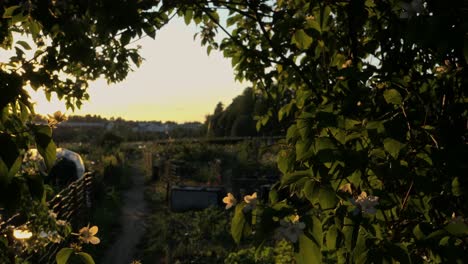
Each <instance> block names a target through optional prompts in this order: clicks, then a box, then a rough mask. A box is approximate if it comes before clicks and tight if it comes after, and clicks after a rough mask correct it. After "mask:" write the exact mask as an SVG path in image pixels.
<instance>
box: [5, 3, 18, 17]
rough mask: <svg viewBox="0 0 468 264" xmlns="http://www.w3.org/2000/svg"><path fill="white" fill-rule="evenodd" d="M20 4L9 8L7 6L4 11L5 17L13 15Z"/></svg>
mask: <svg viewBox="0 0 468 264" xmlns="http://www.w3.org/2000/svg"><path fill="white" fill-rule="evenodd" d="M19 7H20V6H18V5H15V6H10V7H8V8H5V11H4V12H3V18H11V17H13V13H14V12H15V10H16V9H18V8H19Z"/></svg>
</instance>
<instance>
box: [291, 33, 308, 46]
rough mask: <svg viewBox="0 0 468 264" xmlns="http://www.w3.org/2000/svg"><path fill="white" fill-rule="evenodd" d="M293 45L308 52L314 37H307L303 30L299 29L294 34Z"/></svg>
mask: <svg viewBox="0 0 468 264" xmlns="http://www.w3.org/2000/svg"><path fill="white" fill-rule="evenodd" d="M291 43H292V44H296V46H297V48H298V49H301V50H306V49H308V48H309V47H310V45H311V44H312V37H310V36H309V35H307V33H306V32H305V31H304V30H303V29H299V30H296V32H295V33H294V35H293V37H292V39H291Z"/></svg>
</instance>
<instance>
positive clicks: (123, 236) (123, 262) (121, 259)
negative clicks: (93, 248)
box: [102, 169, 147, 264]
mask: <svg viewBox="0 0 468 264" xmlns="http://www.w3.org/2000/svg"><path fill="white" fill-rule="evenodd" d="M131 177H132V181H133V184H132V187H131V188H130V189H128V190H127V191H125V192H124V193H123V207H122V214H121V216H120V219H119V221H120V224H121V226H122V229H121V232H120V233H119V235H118V237H116V238H115V240H114V241H115V242H114V244H112V245H111V247H110V248H109V249H108V250H107V252H106V254H105V256H104V261H103V262H102V263H103V264H130V263H131V262H132V260H133V255H134V253H135V251H136V247H137V245H138V242H140V240H141V238H142V237H143V234H144V232H145V217H146V215H147V206H146V201H145V199H144V196H143V194H144V188H145V185H144V175H143V173H142V172H141V171H138V170H136V169H133V170H132V175H131Z"/></svg>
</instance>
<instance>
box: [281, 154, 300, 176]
mask: <svg viewBox="0 0 468 264" xmlns="http://www.w3.org/2000/svg"><path fill="white" fill-rule="evenodd" d="M277 160H278V162H277V164H278V169H279V170H280V171H281V172H282V173H284V174H286V173H288V172H289V171H290V169H291V168H292V167H293V165H294V162H295V160H296V157H295V155H294V154H292V153H291V152H289V151H286V150H281V151H280V152H279V153H278V157H277Z"/></svg>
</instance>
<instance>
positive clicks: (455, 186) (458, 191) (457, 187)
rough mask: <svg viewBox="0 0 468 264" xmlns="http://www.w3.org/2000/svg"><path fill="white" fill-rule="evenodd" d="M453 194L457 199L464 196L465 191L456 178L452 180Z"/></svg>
mask: <svg viewBox="0 0 468 264" xmlns="http://www.w3.org/2000/svg"><path fill="white" fill-rule="evenodd" d="M452 194H453V195H454V196H457V197H459V196H462V194H463V189H462V188H461V186H460V181H459V180H458V177H455V178H454V179H453V180H452Z"/></svg>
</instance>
